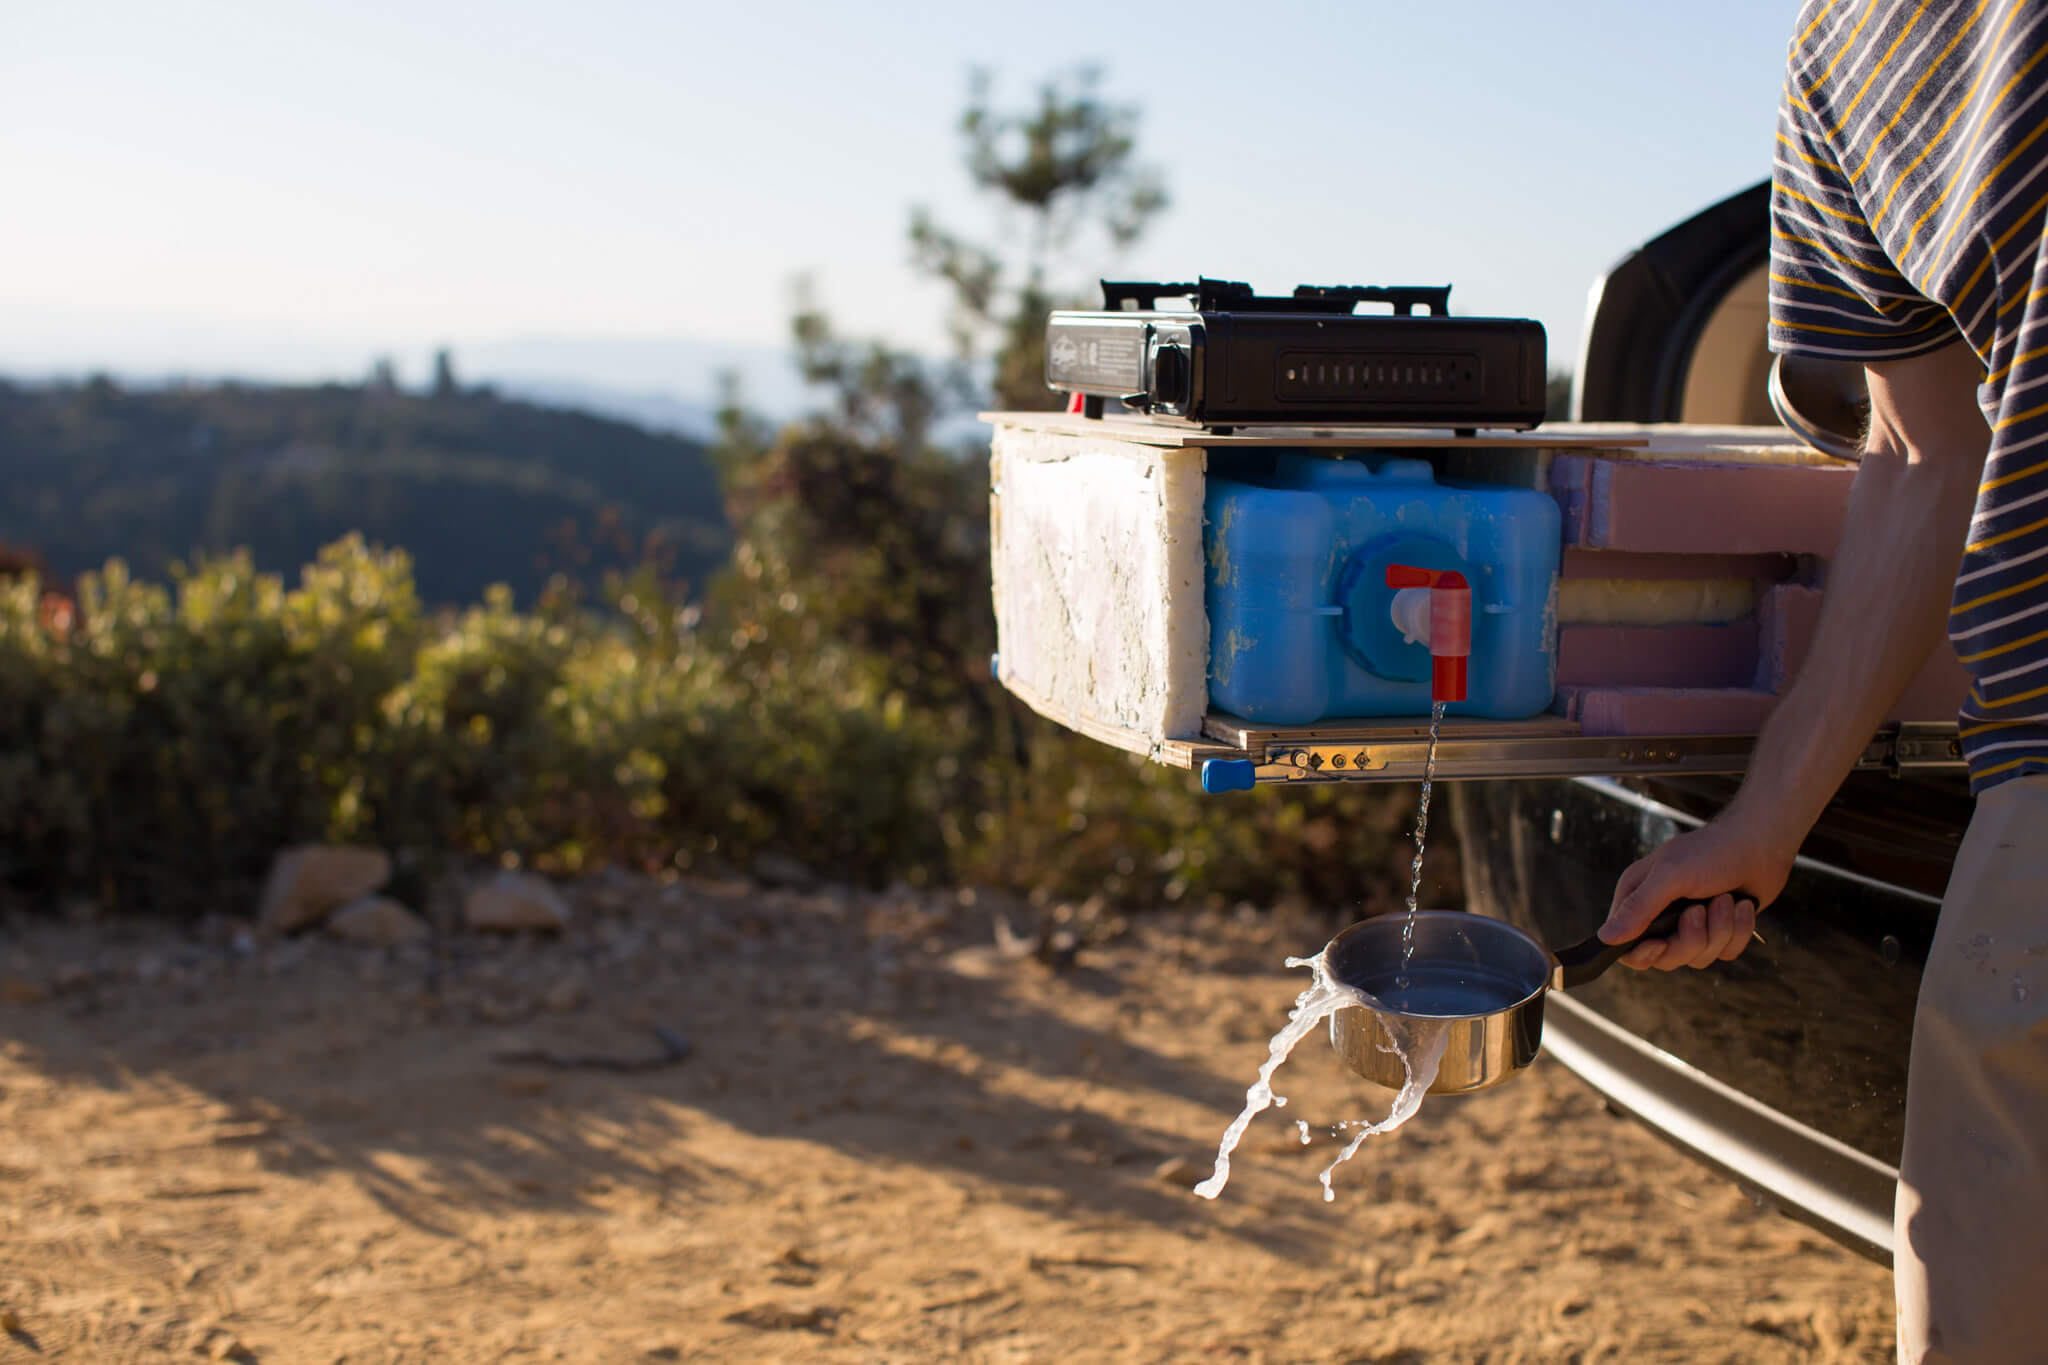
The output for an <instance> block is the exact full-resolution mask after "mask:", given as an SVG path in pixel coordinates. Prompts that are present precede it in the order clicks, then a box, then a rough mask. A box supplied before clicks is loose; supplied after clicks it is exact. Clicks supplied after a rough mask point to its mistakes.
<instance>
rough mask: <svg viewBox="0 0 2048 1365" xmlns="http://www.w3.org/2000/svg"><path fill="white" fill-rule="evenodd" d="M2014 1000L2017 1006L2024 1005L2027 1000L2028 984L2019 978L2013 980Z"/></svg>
mask: <svg viewBox="0 0 2048 1365" xmlns="http://www.w3.org/2000/svg"><path fill="white" fill-rule="evenodd" d="M2012 998H2013V1002H2014V1003H2015V1004H2024V1003H2026V999H2027V983H2026V982H2024V981H2022V980H2020V979H2019V978H2018V977H2014V978H2013V979H2012Z"/></svg>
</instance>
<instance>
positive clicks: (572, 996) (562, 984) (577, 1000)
mask: <svg viewBox="0 0 2048 1365" xmlns="http://www.w3.org/2000/svg"><path fill="white" fill-rule="evenodd" d="M588 999H590V987H589V986H588V985H587V984H586V983H585V981H584V979H583V973H581V972H571V973H569V975H567V976H565V977H563V978H562V979H561V980H560V981H557V982H556V983H555V984H554V985H552V986H550V987H548V989H547V993H546V994H544V995H542V996H541V998H540V1003H541V1004H542V1005H543V1006H544V1007H546V1009H547V1010H548V1011H549V1012H550V1013H552V1014H571V1013H574V1012H575V1011H576V1010H579V1009H581V1008H583V1004H584V1002H585V1001H587V1000H588Z"/></svg>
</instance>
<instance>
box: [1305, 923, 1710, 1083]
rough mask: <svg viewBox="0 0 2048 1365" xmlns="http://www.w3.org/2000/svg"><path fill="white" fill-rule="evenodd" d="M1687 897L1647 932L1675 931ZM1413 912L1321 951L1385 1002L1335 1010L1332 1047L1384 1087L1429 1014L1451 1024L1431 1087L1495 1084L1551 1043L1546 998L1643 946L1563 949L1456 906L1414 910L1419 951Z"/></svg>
mask: <svg viewBox="0 0 2048 1365" xmlns="http://www.w3.org/2000/svg"><path fill="white" fill-rule="evenodd" d="M1690 903H1691V902H1682V903H1680V904H1678V905H1673V906H1671V907H1669V908H1668V909H1666V910H1665V911H1664V912H1663V913H1662V914H1660V915H1659V916H1657V918H1656V919H1655V920H1653V921H1652V922H1651V923H1650V926H1649V927H1648V928H1646V929H1645V930H1643V935H1642V936H1643V937H1645V938H1668V937H1669V936H1670V935H1671V934H1672V933H1673V932H1674V931H1676V930H1677V928H1678V920H1679V916H1680V915H1681V914H1683V913H1684V910H1685V907H1686V905H1688V904H1690ZM1410 918H1411V917H1410V916H1407V915H1401V914H1391V915H1379V916H1376V917H1375V918H1373V919H1369V920H1362V921H1360V922H1359V923H1357V924H1354V925H1352V926H1351V927H1350V928H1349V929H1346V930H1345V931H1344V932H1343V933H1341V934H1338V935H1337V937H1335V938H1333V939H1331V940H1330V943H1329V946H1328V947H1327V948H1325V949H1324V950H1323V952H1324V960H1325V961H1326V962H1327V963H1328V964H1329V971H1330V976H1331V978H1332V979H1334V980H1336V981H1339V982H1342V983H1343V984H1345V985H1348V986H1355V987H1357V988H1358V989H1359V990H1361V991H1364V992H1365V993H1366V994H1367V995H1370V996H1372V997H1373V998H1374V999H1376V1000H1378V1001H1380V1002H1381V1006H1382V1007H1381V1008H1380V1009H1365V1008H1362V1007H1357V1006H1354V1007H1352V1008H1350V1009H1343V1010H1339V1011H1337V1012H1336V1013H1335V1014H1333V1015H1331V1016H1330V1046H1332V1047H1334V1048H1336V1049H1337V1052H1338V1055H1339V1056H1341V1057H1343V1059H1344V1062H1345V1065H1347V1066H1349V1067H1350V1068H1351V1069H1352V1070H1353V1071H1356V1072H1357V1073H1358V1074H1359V1075H1361V1076H1363V1077H1365V1079H1367V1080H1369V1081H1371V1082H1373V1083H1374V1084H1376V1085H1383V1086H1386V1087H1387V1088H1388V1089H1390V1090H1398V1089H1400V1088H1401V1086H1402V1085H1403V1084H1405V1083H1406V1081H1407V1079H1408V1069H1407V1064H1406V1063H1405V1062H1404V1061H1403V1060H1402V1056H1401V1053H1400V1052H1399V1051H1396V1048H1395V1041H1396V1040H1395V1036H1394V1033H1392V1032H1390V1031H1389V1025H1390V1023H1391V1024H1392V1026H1393V1028H1394V1029H1396V1030H1398V1031H1399V1033H1400V1035H1401V1040H1402V1046H1403V1047H1406V1046H1407V1040H1408V1039H1409V1038H1411V1037H1413V1036H1414V1030H1415V1029H1416V1028H1417V1027H1418V1026H1422V1025H1424V1024H1425V1023H1429V1022H1430V1021H1435V1023H1433V1024H1431V1026H1432V1027H1434V1026H1437V1025H1439V1024H1440V1026H1441V1027H1442V1028H1443V1029H1444V1030H1445V1033H1446V1035H1447V1036H1446V1038H1445V1043H1444V1055H1443V1062H1442V1064H1441V1065H1440V1066H1439V1067H1438V1068H1437V1073H1436V1081H1435V1083H1434V1084H1432V1085H1431V1086H1430V1087H1429V1093H1430V1094H1432V1095H1460V1094H1465V1093H1467V1092H1470V1091H1473V1090H1484V1089H1486V1088H1487V1087H1488V1086H1493V1085H1498V1084H1500V1083H1501V1082H1502V1081H1504V1080H1506V1079H1508V1077H1510V1076H1512V1075H1514V1074H1515V1073H1516V1072H1518V1071H1520V1070H1522V1069H1523V1068H1524V1067H1526V1066H1528V1065H1529V1063H1531V1062H1533V1061H1535V1060H1536V1052H1537V1049H1538V1048H1539V1047H1541V1046H1542V1043H1543V997H1544V995H1545V993H1546V992H1548V991H1551V990H1553V989H1560V988H1562V989H1569V988H1571V987H1574V986H1583V985H1585V984H1586V983H1587V982H1588V981H1591V980H1592V979H1593V978H1595V977H1597V976H1599V975H1600V974H1601V973H1602V972H1604V971H1606V970H1607V969H1608V968H1609V967H1611V966H1613V965H1614V964H1615V963H1616V962H1617V961H1619V960H1620V959H1621V956H1622V955H1623V954H1624V953H1626V952H1627V951H1628V950H1629V949H1630V948H1633V947H1634V946H1635V942H1636V941H1634V940H1632V941H1630V942H1628V943H1602V942H1601V941H1600V939H1599V937H1598V936H1597V935H1596V936H1594V937H1592V938H1588V939H1585V940H1583V941H1581V942H1578V943H1574V944H1572V945H1571V946H1570V947H1567V948H1559V949H1558V950H1556V951H1555V952H1552V951H1551V950H1550V949H1548V948H1545V947H1544V946H1543V945H1542V944H1541V943H1538V942H1537V941H1536V940H1535V939H1534V938H1531V937H1530V936H1529V935H1528V934H1526V933H1524V932H1523V931H1522V930H1520V929H1517V928H1516V927H1515V926H1514V925H1512V924H1508V923H1505V922H1503V921H1501V920H1497V919H1487V918H1486V917H1485V916H1483V915H1470V914H1465V913H1463V912H1462V911H1457V910H1424V911H1422V912H1421V913H1419V914H1417V915H1415V916H1413V917H1412V918H1413V919H1414V921H1415V923H1414V926H1413V929H1414V942H1413V951H1412V952H1410V951H1408V950H1407V949H1406V948H1405V947H1404V944H1403V941H1402V940H1403V935H1404V933H1405V932H1406V931H1407V929H1408V928H1409V926H1408V920H1409V919H1410Z"/></svg>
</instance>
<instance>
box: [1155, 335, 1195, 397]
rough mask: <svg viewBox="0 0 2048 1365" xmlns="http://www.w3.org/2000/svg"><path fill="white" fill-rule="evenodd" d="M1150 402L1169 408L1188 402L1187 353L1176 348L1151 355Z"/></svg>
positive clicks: (1169, 347) (1168, 348)
mask: <svg viewBox="0 0 2048 1365" xmlns="http://www.w3.org/2000/svg"><path fill="white" fill-rule="evenodd" d="M1152 401H1153V402H1155V403H1161V404H1165V405H1168V406H1171V407H1182V406H1184V405H1185V404H1186V403H1187V401H1188V353H1187V352H1186V351H1184V350H1182V349H1181V348H1180V347H1178V346H1161V347H1160V348H1159V349H1158V350H1156V351H1154V352H1153V353H1152Z"/></svg>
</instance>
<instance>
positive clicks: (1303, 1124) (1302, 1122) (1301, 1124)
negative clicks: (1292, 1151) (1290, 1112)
mask: <svg viewBox="0 0 2048 1365" xmlns="http://www.w3.org/2000/svg"><path fill="white" fill-rule="evenodd" d="M1294 1126H1295V1127H1297V1128H1299V1129H1301V1145H1302V1146H1304V1147H1306V1146H1308V1120H1307V1119H1296V1120H1295V1121H1294Z"/></svg>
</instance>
